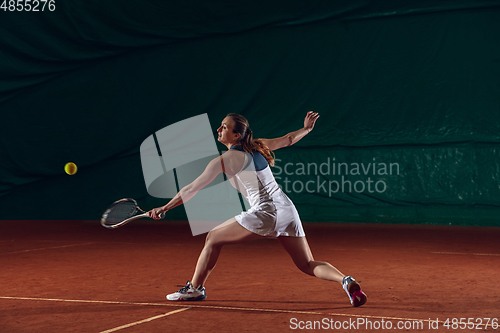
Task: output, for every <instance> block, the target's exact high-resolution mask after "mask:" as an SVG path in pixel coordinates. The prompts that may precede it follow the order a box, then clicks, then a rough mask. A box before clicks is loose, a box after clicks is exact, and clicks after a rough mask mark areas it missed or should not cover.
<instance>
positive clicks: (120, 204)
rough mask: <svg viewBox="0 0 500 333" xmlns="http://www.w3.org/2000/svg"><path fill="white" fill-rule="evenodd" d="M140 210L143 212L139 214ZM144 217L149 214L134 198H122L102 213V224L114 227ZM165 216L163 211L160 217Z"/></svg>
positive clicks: (110, 227)
mask: <svg viewBox="0 0 500 333" xmlns="http://www.w3.org/2000/svg"><path fill="white" fill-rule="evenodd" d="M139 212H141V213H142V214H138V213H139ZM143 217H149V215H148V213H147V212H145V211H143V210H142V209H140V208H139V206H137V202H136V201H135V200H134V199H121V200H118V201H115V202H114V203H113V204H112V205H111V206H109V208H108V209H106V211H105V212H104V214H103V215H102V218H101V224H102V226H103V227H106V228H109V229H114V228H118V227H121V226H122V225H125V224H127V223H129V222H130V221H133V220H137V219H141V218H143ZM164 217H165V213H161V214H160V218H164Z"/></svg>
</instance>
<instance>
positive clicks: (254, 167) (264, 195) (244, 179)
mask: <svg viewBox="0 0 500 333" xmlns="http://www.w3.org/2000/svg"><path fill="white" fill-rule="evenodd" d="M231 149H235V150H239V151H243V150H242V148H241V146H233V147H231ZM245 155H246V163H245V167H244V168H243V170H241V171H240V172H239V173H238V174H236V175H235V176H234V177H235V178H236V179H237V184H234V180H233V181H232V183H233V185H235V187H236V188H237V189H238V190H239V191H240V192H241V194H242V195H243V196H244V197H245V198H246V199H247V201H248V203H249V204H250V208H249V209H248V210H247V211H244V212H242V213H241V214H239V215H236V216H235V219H236V221H237V222H238V223H239V224H240V225H241V226H242V227H244V228H245V229H247V230H249V231H251V232H254V233H256V234H258V235H261V236H266V237H279V236H292V237H304V236H305V233H304V229H303V227H302V222H301V221H300V217H299V213H298V212H297V209H296V208H295V206H294V204H293V202H292V200H290V198H288V196H287V195H286V194H285V193H284V192H283V191H282V190H281V188H280V187H279V185H278V183H277V182H276V179H274V175H273V173H272V172H271V168H270V167H269V164H268V163H267V161H266V159H265V158H264V156H262V155H261V154H260V153H259V152H257V151H254V152H253V156H252V154H249V153H245Z"/></svg>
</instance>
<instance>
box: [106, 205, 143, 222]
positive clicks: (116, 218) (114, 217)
mask: <svg viewBox="0 0 500 333" xmlns="http://www.w3.org/2000/svg"><path fill="white" fill-rule="evenodd" d="M137 208H138V207H137V205H136V204H135V203H134V202H130V201H125V202H120V203H118V204H116V205H115V206H113V207H112V208H110V209H109V211H108V213H107V214H106V217H105V219H104V223H105V224H107V225H113V224H117V223H120V222H122V221H124V220H126V219H128V218H129V217H132V216H134V214H135V213H136V212H137Z"/></svg>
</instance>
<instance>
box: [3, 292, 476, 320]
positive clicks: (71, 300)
mask: <svg viewBox="0 0 500 333" xmlns="http://www.w3.org/2000/svg"><path fill="white" fill-rule="evenodd" d="M0 299H13V300H28V301H52V302H72V303H97V304H120V305H142V306H144V305H152V306H167V307H182V306H185V305H180V304H168V303H137V302H120V301H92V300H76V299H59V298H38V297H12V296H0ZM189 308H200V309H218V310H237V311H255V312H274V313H293V314H311V315H322V316H324V315H329V316H340V317H355V318H368V319H388V320H404V321H421V322H436V320H431V319H414V318H399V317H384V316H370V315H356V314H352V313H347V314H346V313H325V312H316V311H297V310H283V309H259V308H241V307H232V306H216V305H196V304H193V305H191V304H190V305H189ZM184 309H186V308H184ZM186 310H187V309H186ZM437 322H438V323H441V324H443V323H445V322H444V321H441V320H439V321H437ZM477 326H485V324H478V325H477Z"/></svg>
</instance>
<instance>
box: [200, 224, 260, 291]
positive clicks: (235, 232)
mask: <svg viewBox="0 0 500 333" xmlns="http://www.w3.org/2000/svg"><path fill="white" fill-rule="evenodd" d="M259 238H262V236H259V235H257V234H255V233H253V232H251V231H248V230H247V229H245V228H243V227H242V226H241V225H240V224H239V223H238V222H236V219H235V218H234V217H233V218H232V219H229V220H227V221H226V222H224V223H223V224H221V225H219V226H218V227H216V228H214V229H213V230H212V231H210V232H209V233H208V235H207V238H206V240H205V246H204V247H203V250H202V251H201V254H200V256H199V258H198V263H197V264H196V269H195V272H194V275H193V278H192V280H191V284H192V285H193V286H194V287H195V288H198V287H200V286H203V285H204V284H205V281H206V280H207V278H208V275H209V274H210V272H211V271H212V270H213V268H214V267H215V264H216V263H217V259H218V258H219V253H220V250H221V249H222V246H224V245H226V244H235V243H242V242H247V241H251V240H254V239H259Z"/></svg>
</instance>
